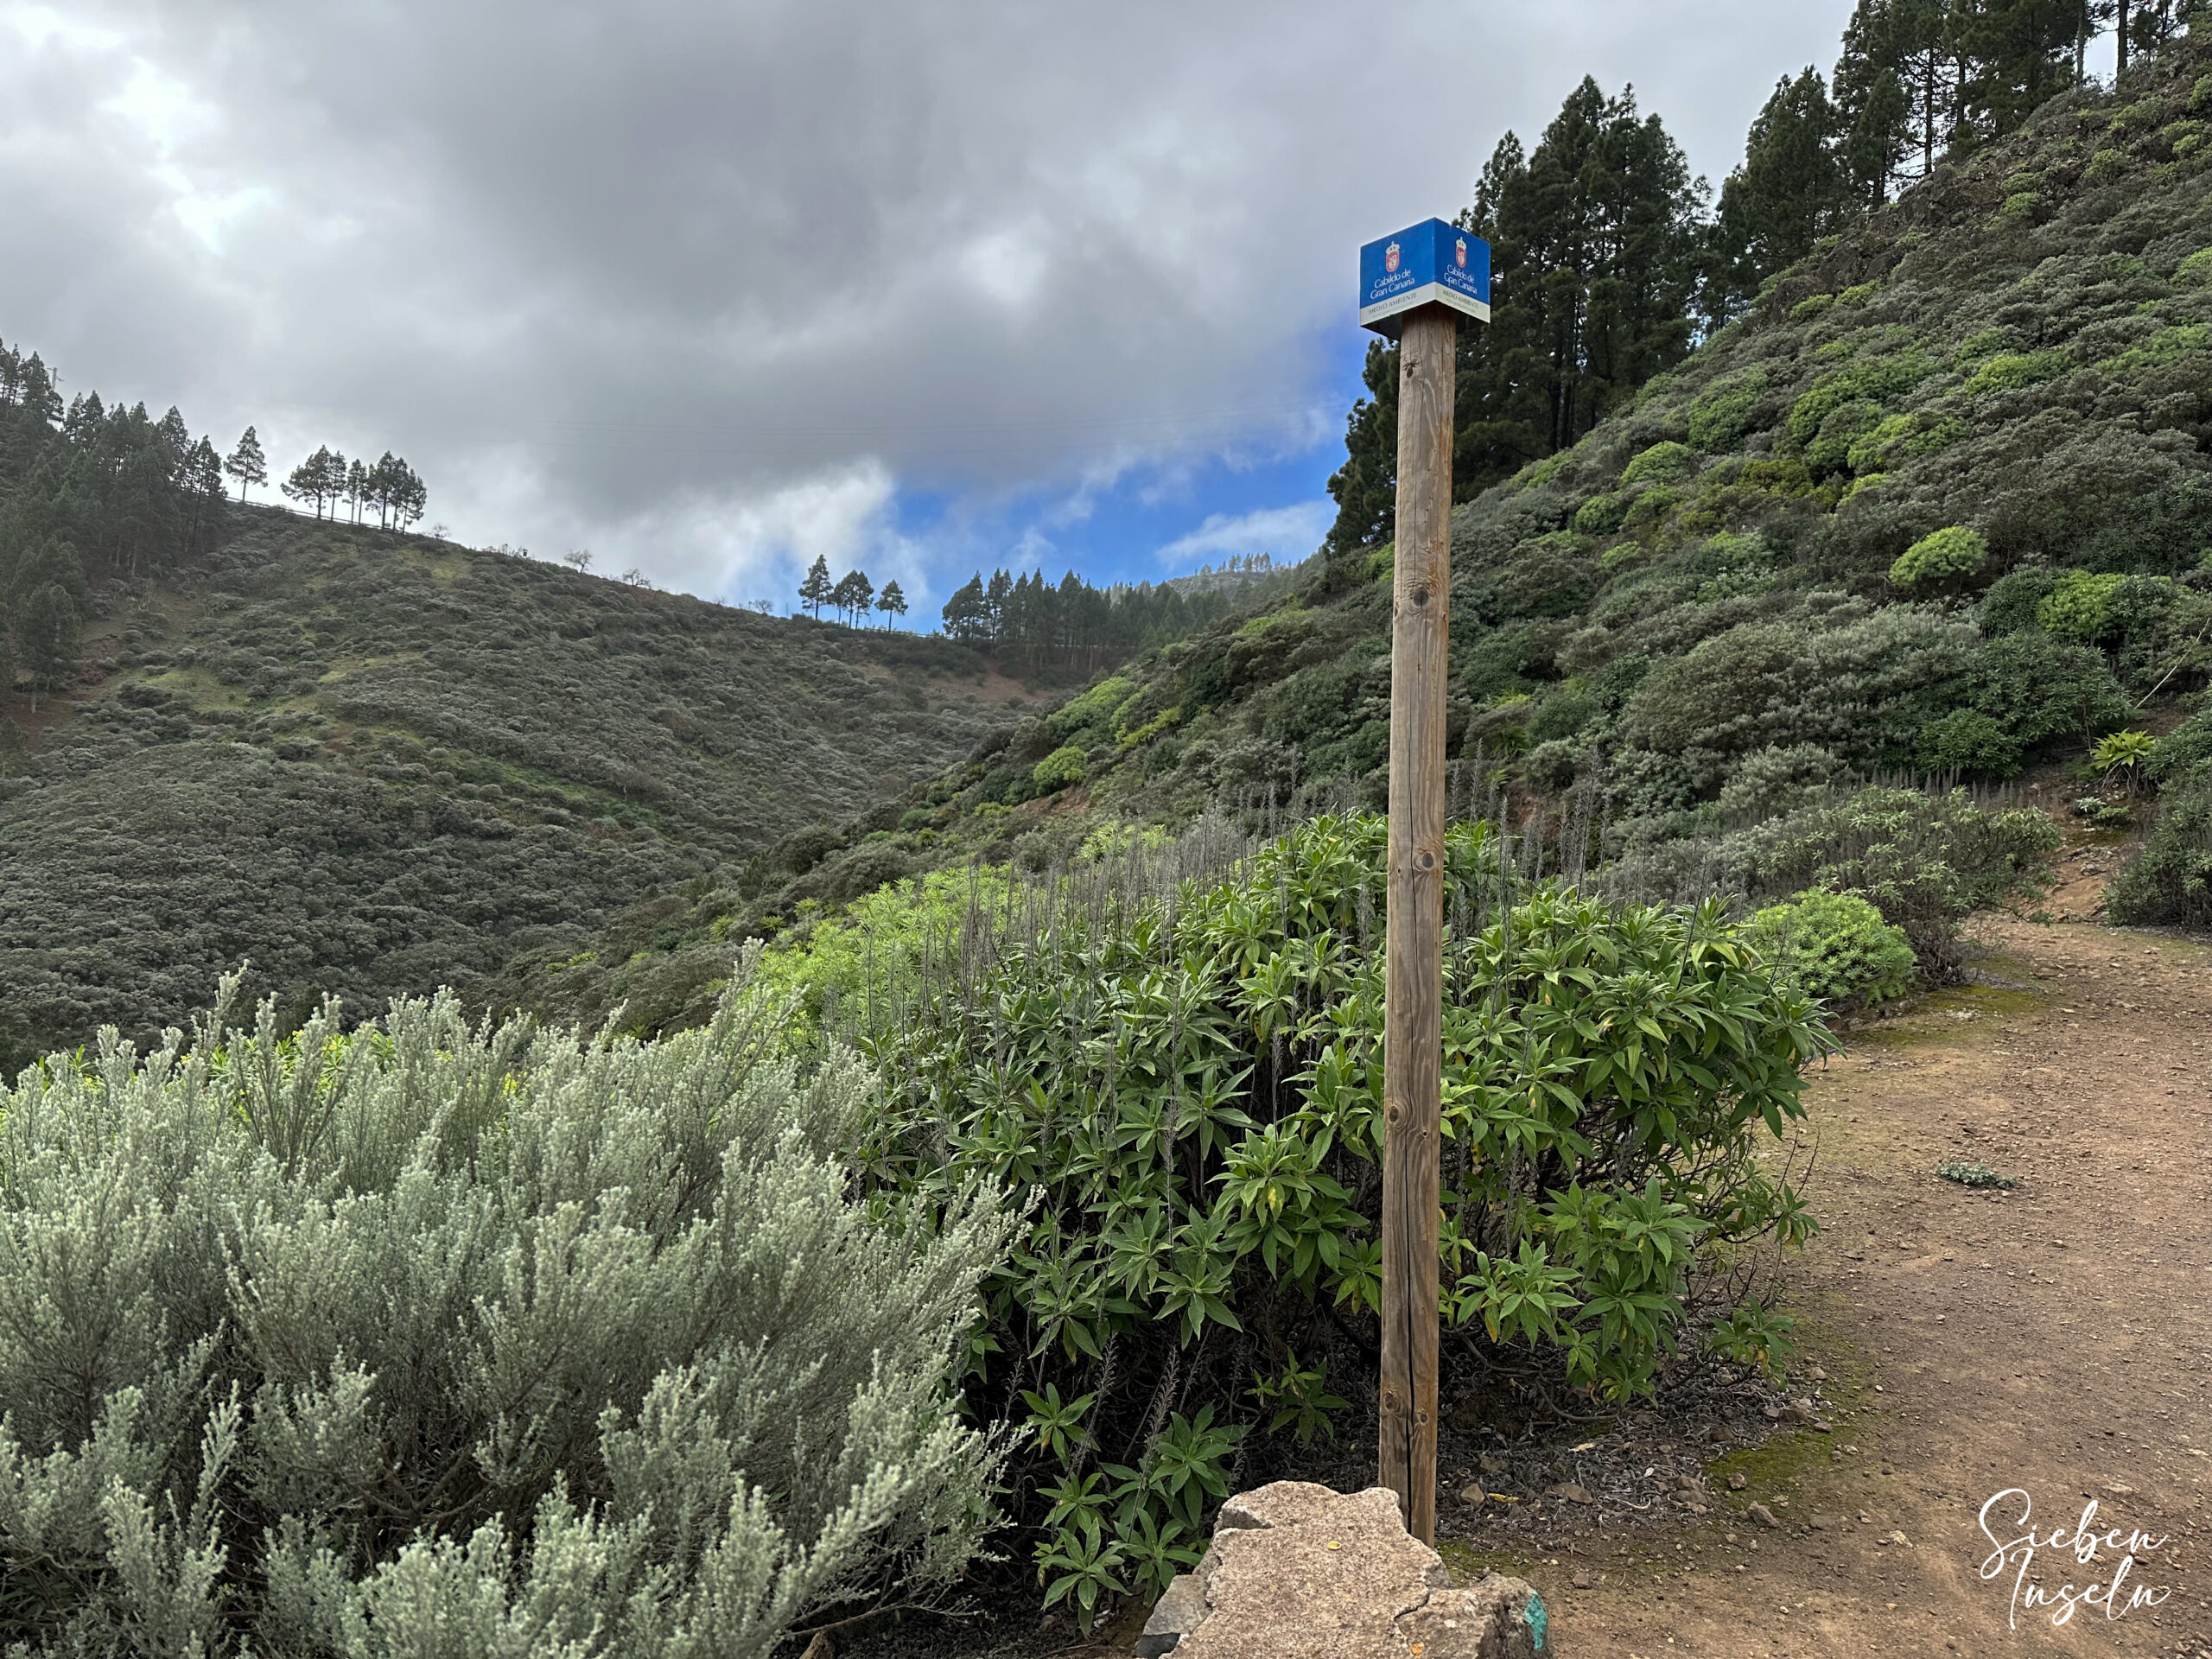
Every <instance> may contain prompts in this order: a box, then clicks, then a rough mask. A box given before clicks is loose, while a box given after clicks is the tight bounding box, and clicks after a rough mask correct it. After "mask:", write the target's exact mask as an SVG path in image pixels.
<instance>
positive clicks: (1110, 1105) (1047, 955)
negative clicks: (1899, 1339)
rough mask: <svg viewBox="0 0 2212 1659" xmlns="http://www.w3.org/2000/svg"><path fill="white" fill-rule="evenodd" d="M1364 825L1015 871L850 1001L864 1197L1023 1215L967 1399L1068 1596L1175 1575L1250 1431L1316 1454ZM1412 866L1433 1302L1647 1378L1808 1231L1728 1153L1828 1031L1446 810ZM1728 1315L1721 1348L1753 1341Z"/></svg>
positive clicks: (1346, 1310) (1672, 927) (1740, 1147)
mask: <svg viewBox="0 0 2212 1659" xmlns="http://www.w3.org/2000/svg"><path fill="white" fill-rule="evenodd" d="M1383 842H1384V825H1383V820H1382V819H1381V818H1379V817H1348V818H1331V817H1322V818H1319V819H1315V820H1313V821H1310V822H1308V823H1304V824H1302V825H1300V827H1298V828H1297V829H1294V830H1293V831H1291V832H1290V833H1289V834H1288V835H1287V836H1283V837H1281V839H1279V840H1277V841H1274V842H1268V843H1266V844H1264V845H1262V846H1261V847H1260V848H1259V849H1257V850H1256V852H1255V853H1253V854H1252V855H1250V856H1249V857H1247V858H1245V859H1243V861H1239V862H1237V863H1236V864H1235V865H1233V866H1232V867H1231V868H1229V869H1228V870H1226V871H1225V872H1223V873H1222V874H1216V875H1213V876H1211V878H1207V877H1203V876H1201V877H1196V878H1192V879H1187V880H1182V881H1180V882H1179V883H1173V884H1167V885H1164V886H1159V885H1156V886H1155V887H1154V888H1153V890H1152V891H1151V892H1150V893H1148V895H1147V894H1139V895H1136V896H1127V895H1124V896H1123V897H1121V898H1118V899H1117V898H1116V897H1114V896H1112V895H1105V896H1101V895H1098V894H1095V893H1094V894H1093V895H1092V896H1091V897H1090V898H1089V899H1085V900H1084V902H1073V899H1074V897H1075V895H1074V893H1073V892H1072V890H1071V884H1072V883H1073V881H1074V880H1076V878H1073V877H1071V878H1067V879H1066V880H1064V881H1061V882H1058V883H1046V884H1041V885H1040V886H1039V887H1037V888H1035V889H1033V890H1032V893H1031V894H1030V897H1029V899H1028V900H1027V901H1026V903H1027V908H1024V909H1020V910H1019V911H1018V910H1017V908H1016V906H1014V903H1013V902H1012V900H1013V898H1014V895H1012V894H1009V895H1007V898H1008V902H1007V905H1006V906H1005V908H1003V909H1002V910H1001V911H1000V912H996V913H995V916H991V917H985V916H980V915H979V916H977V917H975V918H970V919H969V921H968V922H967V923H965V924H964V925H963V929H962V938H963V949H962V950H959V951H957V952H955V951H951V950H946V951H944V952H942V953H940V957H939V960H940V962H941V963H943V964H944V971H943V972H941V973H940V974H938V975H936V976H912V975H911V974H910V975H909V976H907V978H906V984H905V998H906V1000H905V1001H904V1002H903V1004H902V1003H901V1002H900V1001H899V991H898V989H897V988H894V987H892V986H889V985H887V986H885V987H884V988H882V991H881V994H880V995H876V996H875V997H874V998H873V999H870V1001H872V1006H873V1007H874V1008H875V1010H876V1025H875V1028H874V1030H873V1031H871V1032H870V1033H868V1034H867V1037H866V1042H867V1045H868V1049H869V1051H870V1053H871V1056H872V1058H874V1061H875V1063H876V1065H878V1067H879V1068H880V1071H882V1073H883V1075H884V1076H885V1077H887V1079H889V1080H890V1084H891V1092H890V1095H889V1096H888V1097H889V1099H890V1101H891V1102H892V1103H893V1105H892V1109H890V1110H889V1111H887V1113H886V1114H885V1115H883V1116H881V1117H880V1118H879V1119H877V1120H876V1121H875V1122H873V1123H872V1124H871V1125H870V1126H869V1128H868V1133H867V1135H866V1136H865V1140H864V1144H863V1147H862V1149H861V1162H862V1166H863V1167H864V1168H865V1169H866V1170H867V1172H868V1175H869V1177H870V1179H871V1180H872V1181H873V1182H874V1185H875V1186H876V1187H877V1189H878V1190H879V1191H880V1192H882V1193H884V1194H885V1195H887V1197H890V1198H897V1199H899V1200H904V1199H906V1198H909V1197H911V1196H912V1195H914V1194H918V1193H920V1194H933V1193H935V1192H938V1191H939V1190H940V1189H944V1190H949V1191H952V1192H957V1191H962V1190H964V1189H965V1187H966V1186H967V1185H969V1183H971V1182H973V1181H974V1180H976V1179H979V1178H980V1179H988V1180H991V1181H994V1182H997V1183H1000V1184H1002V1185H1006V1186H1007V1187H1010V1188H1018V1189H1027V1190H1031V1191H1033V1192H1035V1193H1036V1194H1037V1195H1038V1207H1037V1209H1036V1211H1035V1212H1034V1214H1033V1217H1032V1220H1031V1222H1030V1224H1029V1226H1028V1230H1027V1236H1026V1237H1025V1238H1024V1240H1023V1242H1022V1243H1021V1245H1020V1248H1019V1249H1018V1251H1017V1253H1016V1255H1015V1258H1014V1263H1013V1265H1012V1267H1011V1268H1009V1269H1008V1270H1007V1271H1006V1272H1005V1273H1003V1274H1000V1275H999V1276H998V1277H997V1278H995V1280H994V1281H992V1283H991V1285H990V1287H989V1290H988V1294H989V1306H990V1318H989V1320H988V1326H987V1328H986V1330H985V1331H984V1332H982V1333H979V1336H978V1338H977V1340H976V1345H975V1350H974V1355H973V1364H974V1370H973V1373H972V1375H971V1376H970V1378H969V1391H970V1398H971V1401H972V1402H973V1404H974V1406H975V1408H976V1410H977V1412H978V1413H979V1414H981V1415H982V1416H983V1417H985V1418H986V1419H996V1418H1007V1419H1011V1420H1013V1421H1026V1422H1027V1424H1028V1426H1029V1427H1030V1428H1031V1430H1032V1431H1033V1432H1032V1438H1031V1442H1030V1448H1029V1450H1028V1451H1027V1453H1026V1454H1025V1457H1026V1459H1027V1461H1026V1462H1025V1464H1024V1465H1022V1467H1021V1468H1020V1471H1019V1472H1020V1478H1019V1479H1018V1480H1017V1481H1016V1482H1015V1487H1016V1490H1019V1491H1028V1492H1031V1493H1033V1494H1034V1496H1033V1498H1032V1499H1031V1500H1030V1502H1029V1503H1027V1506H1026V1509H1025V1518H1026V1519H1027V1521H1029V1522H1031V1523H1032V1524H1033V1525H1035V1526H1037V1527H1038V1528H1039V1543H1038V1546H1037V1561H1038V1565H1039V1570H1040V1573H1041V1574H1042V1577H1043V1580H1044V1585H1045V1588H1046V1592H1047V1593H1048V1594H1049V1595H1052V1596H1054V1597H1056V1598H1061V1597H1065V1598H1073V1599H1075V1601H1076V1603H1077V1606H1078V1608H1079V1609H1080V1610H1084V1611H1085V1612H1086V1614H1087V1613H1088V1611H1091V1610H1095V1608H1096V1606H1097V1605H1100V1604H1101V1600H1102V1599H1103V1598H1106V1597H1109V1596H1110V1595H1111V1594H1114V1593H1116V1592H1121V1591H1123V1590H1135V1589H1137V1588H1139V1587H1141V1586H1151V1585H1156V1584H1157V1583H1159V1582H1160V1581H1161V1580H1163V1579H1164V1578H1165V1577H1166V1576H1167V1575H1169V1574H1171V1573H1173V1572H1174V1571H1175V1570H1177V1563H1178V1562H1180V1561H1184V1560H1186V1559H1187V1553H1188V1552H1189V1551H1191V1550H1192V1549H1194V1548H1197V1547H1198V1544H1199V1543H1200V1541H1201V1528H1202V1525H1203V1522H1204V1518H1205V1510H1207V1508H1208V1507H1209V1506H1210V1505H1211V1503H1212V1502H1213V1501H1215V1500H1216V1499H1217V1498H1218V1497H1220V1496H1222V1495H1223V1494H1224V1492H1225V1491H1227V1490H1228V1484H1227V1483H1228V1478H1229V1473H1230V1468H1231V1465H1232V1463H1233V1460H1234V1459H1236V1457H1237V1455H1238V1453H1239V1447H1240V1444H1241V1443H1242V1442H1243V1440H1247V1439H1248V1438H1249V1436H1250V1434H1251V1433H1253V1432H1255V1430H1262V1431H1264V1432H1269V1433H1279V1432H1284V1431H1287V1430H1292V1429H1295V1431H1296V1432H1298V1433H1300V1434H1301V1435H1302V1436H1303V1437H1306V1438H1309V1439H1310V1438H1311V1437H1312V1436H1313V1435H1315V1434H1318V1433H1327V1432H1328V1421H1329V1414H1330V1412H1331V1410H1332V1408H1335V1406H1337V1405H1338V1404H1340V1403H1341V1402H1338V1401H1337V1400H1336V1399H1335V1397H1334V1396H1332V1395H1329V1394H1328V1392H1327V1386H1328V1379H1327V1375H1326V1369H1325V1357H1326V1350H1327V1349H1328V1348H1329V1347H1330V1346H1331V1345H1332V1332H1334V1331H1336V1330H1337V1329H1338V1327H1342V1328H1344V1329H1347V1330H1351V1331H1355V1332H1357V1331H1360V1330H1364V1331H1367V1332H1369V1333H1370V1335H1371V1332H1372V1329H1373V1326H1372V1315H1373V1313H1374V1311H1375V1308H1376V1300H1377V1295H1378V1289H1377V1287H1378V1283H1379V1268H1380V1252H1379V1248H1378V1245H1377V1243H1376V1236H1375V1232H1374V1223H1375V1218H1376V1213H1377V1208H1378V1198H1379V1177H1378V1172H1377V1167H1376V1158H1377V1155H1378V1152H1379V1147H1380V1141H1381V1124H1382V1053H1381V1027H1382V1005H1383V995H1382V981H1381V972H1380V968H1379V962H1378V957H1379V952H1378V951H1377V950H1376V948H1375V947H1376V945H1377V944H1379V927H1380V921H1381V906H1382V897H1383V874H1382V871H1383ZM1447 861H1448V871H1449V886H1448V897H1447V903H1448V906H1449V910H1448V915H1449V917H1450V919H1451V924H1452V941H1451V944H1450V945H1449V946H1448V949H1447V953H1446V1018H1445V1053H1444V1059H1445V1083H1444V1090H1445V1092H1444V1101H1445V1120H1444V1126H1445V1133H1446V1136H1447V1137H1448V1140H1447V1145H1446V1152H1445V1158H1444V1203H1445V1206H1446V1208H1445V1216H1444V1234H1443V1239H1444V1281H1443V1283H1442V1285H1441V1286H1440V1291H1441V1293H1442V1296H1443V1300H1444V1305H1445V1306H1446V1309H1447V1310H1448V1313H1449V1317H1450V1319H1451V1322H1452V1327H1453V1328H1454V1329H1455V1330H1456V1331H1459V1332H1463V1333H1465V1336H1466V1338H1468V1339H1469V1340H1471V1341H1474V1342H1476V1343H1477V1345H1478V1347H1480V1348H1482V1349H1484V1350H1485V1351H1489V1352H1491V1353H1493V1354H1502V1352H1503V1351H1506V1350H1513V1351H1520V1352H1521V1354H1522V1360H1521V1361H1520V1362H1517V1363H1527V1362H1528V1361H1529V1360H1530V1359H1533V1360H1534V1361H1535V1363H1537V1364H1538V1365H1539V1366H1541V1368H1543V1369H1545V1370H1549V1371H1551V1372H1552V1373H1553V1374H1554V1376H1557V1377H1559V1378H1560V1381H1561V1382H1563V1383H1567V1384H1568V1385H1570V1386H1573V1387H1578V1388H1580V1389H1586V1390H1587V1391H1589V1392H1590V1393H1592V1394H1593V1395H1599V1396H1601V1397H1605V1398H1611V1399H1621V1398H1627V1397H1630V1396H1633V1395H1638V1394H1642V1393H1644V1392H1647V1391H1648V1390H1649V1389H1651V1388H1652V1387H1653V1386H1654V1384H1655V1383H1656V1378H1657V1376H1658V1374H1659V1372H1660V1370H1661V1369H1662V1366H1663V1365H1664V1364H1666V1363H1668V1360H1669V1357H1670V1356H1671V1355H1673V1354H1675V1353H1676V1352H1677V1351H1680V1349H1681V1346H1682V1344H1684V1343H1685V1342H1686V1341H1694V1340H1697V1339H1698V1338H1696V1336H1695V1334H1694V1333H1695V1332H1697V1330H1698V1329H1699V1327H1700V1319H1701V1318H1702V1317H1703V1316H1705V1315H1707V1314H1715V1313H1728V1312H1729V1311H1730V1310H1729V1308H1728V1307H1727V1306H1726V1304H1727V1303H1729V1302H1730V1301H1731V1300H1732V1298H1731V1297H1730V1296H1728V1295H1727V1294H1726V1293H1724V1292H1723V1291H1722V1290H1721V1289H1720V1288H1719V1278H1718V1276H1717V1270H1718V1269H1719V1268H1722V1267H1724V1266H1725V1265H1726V1264H1728V1263H1730V1262H1732V1261H1734V1260H1735V1259H1736V1258H1737V1256H1738V1254H1739V1253H1740V1252H1741V1251H1743V1250H1744V1249H1746V1248H1747V1247H1749V1246H1751V1244H1753V1243H1757V1242H1760V1241H1765V1240H1772V1239H1777V1238H1778V1239H1781V1240H1783V1241H1784V1242H1790V1243H1794V1242H1796V1241H1798V1240H1801V1239H1802V1238H1803V1237H1804V1236H1806V1235H1807V1234H1808V1233H1809V1231H1810V1230H1812V1226H1813V1224H1812V1221H1811V1218H1810V1217H1809V1215H1808V1212H1807V1211H1806V1210H1805V1207H1804V1205H1803V1204H1802V1201H1801V1200H1800V1199H1799V1198H1797V1197H1796V1194H1795V1193H1794V1192H1791V1191H1790V1190H1789V1188H1788V1187H1787V1186H1785V1185H1781V1184H1779V1183H1778V1181H1777V1179H1776V1178H1775V1177H1774V1176H1773V1175H1771V1174H1770V1173H1769V1172H1768V1171H1767V1170H1766V1169H1765V1168H1764V1166H1762V1165H1761V1163H1760V1162H1759V1161H1758V1159H1757V1158H1756V1157H1755V1155H1754V1154H1755V1152H1756V1151H1757V1149H1758V1144H1759V1143H1760V1142H1761V1141H1765V1140H1769V1139H1771V1138H1773V1137H1777V1136H1780V1135H1783V1133H1784V1131H1785V1129H1786V1126H1787V1125H1788V1123H1789V1121H1790V1120H1791V1119H1793V1118H1795V1117H1797V1116H1800V1115H1801V1111H1802V1109H1801V1107H1800V1104H1799V1098H1798V1096H1799V1091H1800V1089H1801V1087H1802V1077H1801V1069H1802V1066H1803V1065H1804V1064H1805V1063H1806V1062H1807V1061H1808V1059H1809V1058H1812V1057H1813V1056H1815V1054H1817V1053H1819V1052H1821V1051H1822V1049H1823V1047H1824V1046H1825V1043H1826V1039H1825V1037H1824V1035H1823V1033H1822V1032H1821V1027H1820V1025H1819V1023H1818V1020H1817V1019H1816V1016H1815V1013H1814V1010H1813V1008H1812V1007H1811V1005H1810V1004H1809V1003H1808V1001H1806V999H1805V997H1804V996H1803V995H1802V993H1801V992H1799V991H1797V990H1796V989H1794V988H1789V987H1786V986H1781V985H1777V983H1776V982H1775V981H1774V979H1773V977H1772V976H1771V975H1770V973H1769V971H1768V970H1767V969H1766V967H1765V965H1764V963H1763V961H1762V959H1761V958H1760V957H1759V955H1758V952H1757V950H1755V949H1754V948H1753V947H1752V946H1751V944H1749V943H1748V942H1747V941H1746V940H1745V938H1742V937H1741V936H1740V934H1739V931H1738V929H1737V928H1736V927H1735V926H1733V925H1732V924H1730V923H1729V922H1728V921H1727V920H1726V917H1725V915H1724V913H1723V912H1722V911H1721V910H1720V908H1719V907H1718V906H1711V905H1708V906H1704V907H1702V908H1700V909H1696V910H1691V911H1683V910H1666V909H1659V908H1653V907H1648V906H1634V905H1628V906H1616V905H1610V904H1607V903H1605V902H1602V901H1600V900H1598V899H1592V898H1585V897H1580V896H1578V895H1576V894H1574V893H1569V892H1562V891H1557V890H1554V889H1551V888H1537V889H1535V890H1533V891H1530V890H1528V889H1526V887H1524V886H1522V885H1520V884H1517V883H1516V880H1515V879H1514V877H1513V875H1512V872H1511V869H1510V865H1507V864H1503V863H1502V861H1501V860H1500V858H1499V856H1498V844H1497V840H1496V838H1495V836H1493V834H1492V833H1491V830H1490V829H1487V828H1486V827H1484V826H1481V825H1473V826H1466V827H1462V828H1460V829H1455V830H1454V831H1453V832H1452V836H1451V837H1450V840H1449V842H1448V846H1447ZM1740 1314H1741V1317H1740V1318H1738V1319H1736V1322H1735V1324H1734V1325H1732V1326H1731V1327H1730V1328H1731V1330H1732V1332H1734V1336H1733V1337H1732V1338H1731V1341H1732V1348H1731V1351H1732V1354H1733V1355H1734V1356H1735V1357H1739V1358H1745V1359H1749V1360H1751V1361H1753V1362H1755V1363H1756V1362H1758V1361H1761V1360H1764V1359H1767V1358H1770V1357H1771V1355H1772V1352H1773V1351H1774V1344H1775V1343H1776V1341H1777V1340H1778V1338H1780V1335H1781V1332H1780V1328H1779V1327H1778V1326H1777V1325H1776V1324H1775V1323H1773V1322H1772V1321H1770V1320H1769V1319H1767V1318H1766V1316H1764V1313H1762V1312H1761V1311H1759V1310H1758V1309H1757V1308H1755V1307H1752V1308H1745V1309H1742V1310H1740ZM1478 1333H1479V1334H1478ZM1247 1379H1252V1380H1253V1381H1252V1384H1251V1386H1249V1388H1248V1387H1247Z"/></svg>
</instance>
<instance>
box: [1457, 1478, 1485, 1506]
mask: <svg viewBox="0 0 2212 1659" xmlns="http://www.w3.org/2000/svg"><path fill="white" fill-rule="evenodd" d="M1459 1501H1460V1502H1461V1503H1465V1505H1466V1506H1467V1507H1468V1508H1469V1509H1472V1510H1479V1509H1480V1508H1482V1506H1483V1505H1484V1503H1488V1502H1489V1501H1490V1494H1489V1493H1488V1492H1486V1491H1484V1490H1483V1486H1482V1483H1481V1482H1480V1481H1477V1482H1476V1483H1475V1484H1473V1485H1471V1486H1469V1487H1466V1488H1465V1489H1463V1490H1462V1491H1460V1493H1459Z"/></svg>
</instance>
